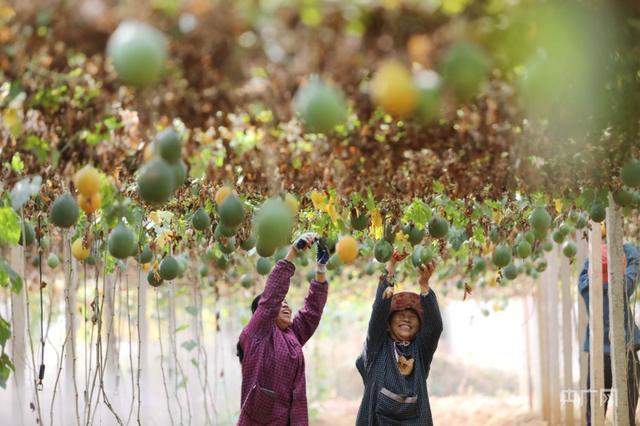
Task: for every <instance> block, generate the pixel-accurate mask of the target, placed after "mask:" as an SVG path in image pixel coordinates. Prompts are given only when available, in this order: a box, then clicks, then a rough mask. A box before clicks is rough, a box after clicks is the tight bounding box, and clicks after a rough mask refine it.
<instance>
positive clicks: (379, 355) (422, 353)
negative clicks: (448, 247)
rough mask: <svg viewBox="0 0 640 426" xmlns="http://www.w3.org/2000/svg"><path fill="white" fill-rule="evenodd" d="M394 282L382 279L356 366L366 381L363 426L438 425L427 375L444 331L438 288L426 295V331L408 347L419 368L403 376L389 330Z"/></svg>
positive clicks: (360, 414)
mask: <svg viewBox="0 0 640 426" xmlns="http://www.w3.org/2000/svg"><path fill="white" fill-rule="evenodd" d="M388 286H389V282H388V281H387V280H386V277H385V276H384V275H383V277H382V278H381V280H380V284H379V285H378V291H377V293H376V300H375V302H374V303H373V309H372V312H371V319H370V320H369V330H368V332H367V339H366V341H365V345H364V349H363V351H362V354H361V355H360V357H359V358H358V359H357V361H356V367H357V368H358V371H359V372H360V375H361V376H362V380H363V382H364V395H363V396H362V401H361V403H360V409H359V410H358V418H357V420H356V425H357V426H390V425H400V424H401V425H403V426H432V425H433V421H432V418H431V407H430V405H429V393H428V390H427V377H428V376H429V369H430V367H431V360H432V359H433V354H434V352H435V350H436V348H437V347H438V340H439V339H440V334H441V333H442V317H441V316H440V309H439V307H438V299H437V298H436V295H435V293H434V292H433V289H432V290H430V291H429V293H427V295H426V296H422V295H421V296H420V304H421V305H422V309H423V310H424V319H423V321H422V324H421V328H420V331H419V332H418V334H417V335H416V337H415V339H414V340H413V341H412V342H411V344H410V345H409V347H408V348H407V350H408V352H409V354H410V355H411V357H412V358H413V359H414V366H413V372H412V373H411V374H409V375H408V376H403V375H402V374H400V370H399V369H398V366H397V364H396V355H395V350H396V349H395V344H394V342H393V340H392V339H391V337H390V336H389V334H388V333H387V328H388V320H389V311H390V308H391V298H384V296H383V294H384V291H385V290H386V289H387V287H388Z"/></svg>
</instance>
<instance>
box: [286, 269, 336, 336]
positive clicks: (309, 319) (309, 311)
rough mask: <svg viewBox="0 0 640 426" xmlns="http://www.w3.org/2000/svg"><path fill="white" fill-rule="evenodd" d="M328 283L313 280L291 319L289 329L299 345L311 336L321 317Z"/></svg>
mask: <svg viewBox="0 0 640 426" xmlns="http://www.w3.org/2000/svg"><path fill="white" fill-rule="evenodd" d="M328 289H329V284H328V283H327V282H326V281H325V282H319V281H317V280H313V281H312V282H311V287H310V288H309V294H308V295H307V297H306V298H305V299H304V306H303V307H302V309H300V311H298V313H297V314H296V316H295V318H294V319H293V323H292V324H291V329H292V330H293V332H294V334H295V335H296V337H297V338H298V341H299V342H300V345H304V344H305V343H307V340H309V339H310V338H311V336H313V333H315V331H316V328H318V324H319V323H320V318H321V317H322V310H323V309H324V305H325V303H326V302H327V294H328Z"/></svg>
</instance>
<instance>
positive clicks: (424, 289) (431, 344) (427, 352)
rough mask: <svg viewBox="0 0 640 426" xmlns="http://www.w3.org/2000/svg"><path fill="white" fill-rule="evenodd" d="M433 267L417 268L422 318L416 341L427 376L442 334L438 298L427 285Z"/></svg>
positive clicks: (430, 265)
mask: <svg viewBox="0 0 640 426" xmlns="http://www.w3.org/2000/svg"><path fill="white" fill-rule="evenodd" d="M435 267H436V265H435V263H434V262H430V263H428V264H426V265H422V266H420V267H419V268H418V270H419V272H420V278H419V283H420V304H421V305H422V310H423V312H424V316H423V320H422V324H421V325H420V331H419V333H418V339H417V340H418V344H419V345H420V352H422V359H423V367H424V369H425V371H426V373H427V374H428V373H429V366H430V365H431V360H432V359H433V354H434V353H435V351H436V348H437V347H438V341H439V340H440V335H441V334H442V316H441V315H440V307H439V306H438V298H437V297H436V294H435V292H434V291H433V289H431V287H430V285H429V279H430V278H431V275H432V274H433V271H434V270H435Z"/></svg>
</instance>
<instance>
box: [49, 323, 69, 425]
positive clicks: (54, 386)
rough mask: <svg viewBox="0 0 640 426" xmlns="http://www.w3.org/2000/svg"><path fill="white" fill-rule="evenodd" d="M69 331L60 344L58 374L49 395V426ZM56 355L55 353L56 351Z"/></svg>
mask: <svg viewBox="0 0 640 426" xmlns="http://www.w3.org/2000/svg"><path fill="white" fill-rule="evenodd" d="M69 334H70V333H69V330H67V334H66V336H65V338H64V341H63V342H62V348H61V350H60V354H58V363H57V364H58V373H57V374H56V381H55V382H54V384H53V394H52V395H51V407H50V409H49V420H50V425H51V426H53V406H54V403H55V400H56V393H57V391H58V383H59V382H60V376H61V374H62V366H63V363H64V348H65V346H66V344H67V341H68V340H69ZM52 346H53V345H52ZM56 353H57V351H56Z"/></svg>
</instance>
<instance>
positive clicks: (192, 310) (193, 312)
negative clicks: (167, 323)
mask: <svg viewBox="0 0 640 426" xmlns="http://www.w3.org/2000/svg"><path fill="white" fill-rule="evenodd" d="M184 310H185V311H187V313H188V314H189V315H191V316H194V317H195V316H196V315H198V308H197V307H196V306H187V307H186V308H184Z"/></svg>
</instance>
